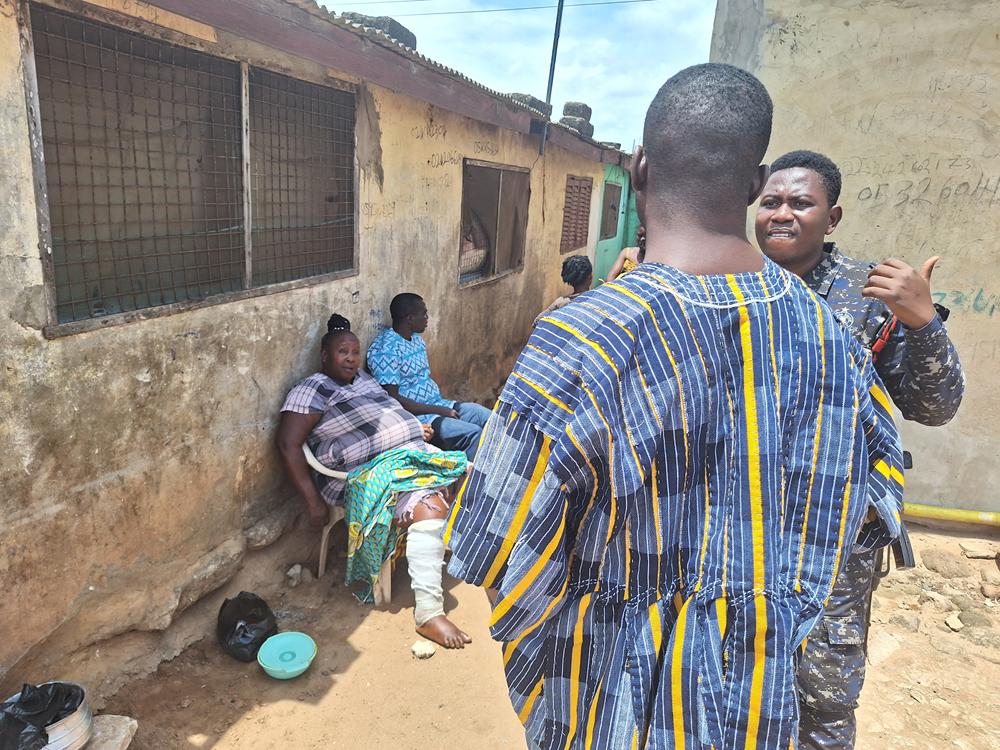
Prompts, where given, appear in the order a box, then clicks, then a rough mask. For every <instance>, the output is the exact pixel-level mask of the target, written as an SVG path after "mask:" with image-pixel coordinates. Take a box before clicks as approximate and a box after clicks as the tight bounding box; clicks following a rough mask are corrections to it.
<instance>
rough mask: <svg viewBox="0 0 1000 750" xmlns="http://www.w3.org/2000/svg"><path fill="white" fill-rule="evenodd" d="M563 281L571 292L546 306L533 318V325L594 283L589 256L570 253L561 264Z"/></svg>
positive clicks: (592, 268)
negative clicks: (571, 289)
mask: <svg viewBox="0 0 1000 750" xmlns="http://www.w3.org/2000/svg"><path fill="white" fill-rule="evenodd" d="M562 280H563V283H565V284H569V285H570V286H571V287H572V288H573V293H572V294H568V295H566V296H563V297H559V298H558V299H557V300H556V301H555V302H553V303H552V304H551V305H549V306H548V307H546V308H545V309H544V310H543V311H542V312H540V313H539V314H538V317H536V318H535V322H534V323H533V325H536V326H537V325H538V321H539V320H541V319H542V318H544V317H545V316H546V315H548V314H549V313H551V312H555V311H556V310H559V309H561V308H563V307H566V305H568V304H569V303H570V302H572V301H573V300H575V299H576V298H577V297H579V296H580V295H581V294H583V293H584V292H586V291H589V289H590V287H591V286H592V285H593V283H594V267H593V266H592V265H591V264H590V258H588V257H587V256H586V255H571V256H569V257H568V258H567V259H566V260H564V261H563V264H562Z"/></svg>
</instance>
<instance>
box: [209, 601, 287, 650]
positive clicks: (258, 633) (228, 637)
mask: <svg viewBox="0 0 1000 750" xmlns="http://www.w3.org/2000/svg"><path fill="white" fill-rule="evenodd" d="M277 632H278V621H277V619H275V617H274V612H272V611H271V608H270V607H268V606H267V602H265V601H264V600H263V599H261V598H260V597H259V596H257V595H256V594H251V593H250V592H248V591H241V592H240V593H239V596H237V597H235V598H233V599H226V601H224V602H223V603H222V608H221V609H219V622H218V624H217V625H216V626H215V635H216V637H217V638H218V639H219V645H220V646H222V650H223V651H225V652H226V653H227V654H229V655H230V656H231V657H233V658H234V659H239V660H240V661H253V660H254V659H256V658H257V652H258V651H259V650H260V647H261V646H262V645H264V641H266V640H267V639H268V638H270V637H271V636H272V635H274V634H275V633H277Z"/></svg>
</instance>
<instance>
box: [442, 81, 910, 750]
mask: <svg viewBox="0 0 1000 750" xmlns="http://www.w3.org/2000/svg"><path fill="white" fill-rule="evenodd" d="M771 111H772V107H771V101H770V98H769V97H768V95H767V92H766V91H765V89H764V87H763V86H762V85H761V84H760V82H759V81H757V79H756V78H754V77H753V76H752V75H750V74H749V73H747V72H745V71H743V70H740V69H738V68H734V67H732V66H728V65H721V64H707V65H699V66H695V67H693V68H688V69H687V70H684V71H682V72H680V73H678V74H677V75H676V76H674V77H673V78H671V79H670V80H669V81H667V82H666V84H664V86H663V87H662V88H661V89H660V91H659V93H658V94H657V95H656V98H655V99H654V100H653V103H652V105H651V106H650V108H649V112H648V113H647V116H646V124H645V133H644V146H645V148H642V147H640V148H638V149H636V153H635V157H634V159H633V162H632V184H633V186H634V188H635V191H636V202H637V206H638V208H639V212H640V220H641V221H642V222H643V224H644V225H645V227H646V232H647V234H646V243H647V244H646V255H645V262H644V263H643V264H642V265H640V266H639V267H638V268H637V269H636V270H634V271H632V272H631V273H629V274H626V275H625V276H623V277H622V278H621V279H619V280H618V281H616V282H615V283H612V284H605V285H604V286H602V287H600V288H599V289H596V290H594V291H591V292H587V293H585V294H583V295H581V296H580V297H578V298H577V300H576V302H575V303H574V304H572V305H569V306H567V307H565V308H563V309H562V310H559V311H557V312H555V313H553V314H552V315H550V316H548V317H546V318H544V319H543V320H542V321H540V322H539V324H538V327H537V328H536V329H535V332H534V334H533V335H532V337H531V339H530V341H529V343H528V346H527V348H526V349H525V351H524V353H523V354H522V355H521V357H520V359H519V360H518V362H517V365H516V366H515V368H514V372H513V373H512V374H511V376H510V378H509V379H508V381H507V384H506V387H505V389H504V391H503V394H502V395H501V397H500V400H499V402H498V404H497V407H496V410H495V411H494V414H493V416H492V418H491V419H490V422H489V424H488V426H487V428H486V430H485V431H484V436H483V442H482V445H481V449H480V452H479V456H480V460H479V461H477V462H476V466H475V469H474V470H473V473H472V474H471V476H470V478H469V481H468V484H467V485H466V487H465V490H464V491H463V494H462V495H461V496H460V498H459V500H458V501H457V502H456V505H455V506H454V508H453V511H452V514H451V516H450V518H449V521H448V524H447V525H446V527H445V532H444V538H445V541H446V542H447V543H448V544H450V545H451V547H452V549H453V551H454V554H453V557H452V560H451V564H450V570H451V572H452V573H453V574H455V575H457V576H459V577H461V578H463V579H465V580H467V581H470V582H472V583H475V584H477V585H481V586H485V587H487V588H489V589H492V590H493V596H494V609H493V616H492V619H491V622H490V626H491V630H492V634H493V637H494V638H496V639H497V640H500V641H502V642H503V644H504V645H503V660H504V666H505V669H506V675H507V682H508V686H509V689H510V696H511V701H512V702H513V705H514V709H515V711H516V712H517V713H518V715H519V717H520V718H521V720H522V722H523V723H524V725H525V730H526V734H527V738H528V744H529V746H530V747H532V748H544V750H556V749H557V748H558V749H559V750H562V749H564V748H568V749H571V750H582V749H583V748H594V749H595V750H596V749H599V748H600V749H603V748H609V749H611V748H613V749H614V750H622V749H627V748H656V749H660V748H698V749H700V750H709V748H715V750H745V749H749V748H756V749H758V750H764V749H768V750H770V749H771V748H774V749H779V748H780V750H788V748H790V747H792V746H794V738H795V736H796V722H797V715H798V708H797V706H798V700H797V695H796V690H795V667H796V663H797V660H798V658H799V654H800V653H801V651H800V649H801V646H802V642H803V640H804V639H805V637H806V635H807V634H808V633H809V631H810V629H811V628H812V627H813V626H814V625H815V623H816V622H817V621H818V620H819V618H820V616H821V615H822V612H823V603H824V601H825V599H826V598H827V596H828V595H829V593H830V590H831V587H832V586H833V582H834V579H835V577H836V572H837V569H838V567H839V566H840V564H841V561H842V560H843V559H844V557H845V556H846V555H847V554H848V553H849V552H850V551H851V548H852V547H853V546H855V545H858V546H861V547H872V546H879V545H883V544H885V543H887V542H888V541H889V540H890V539H891V538H892V537H893V535H894V534H895V533H896V532H897V530H898V528H899V510H900V507H901V504H900V503H901V491H902V486H901V485H902V474H901V452H900V449H899V442H898V436H897V434H896V430H895V427H894V425H893V423H892V419H891V416H890V414H889V413H888V411H886V410H885V408H884V404H887V403H888V402H887V401H886V399H885V397H884V395H883V394H882V393H881V392H880V385H879V383H878V379H877V376H876V375H875V373H874V369H873V367H872V366H871V364H870V363H869V361H868V359H867V357H866V355H865V353H864V350H863V349H862V348H861V347H860V346H859V345H858V344H857V342H855V341H853V340H852V339H850V338H848V337H846V336H844V335H843V334H842V333H841V330H840V326H838V325H837V322H836V320H835V319H834V317H833V314H832V313H831V311H830V309H829V308H828V307H827V306H826V305H825V304H823V303H822V302H821V301H820V300H818V299H817V297H816V296H815V295H814V294H813V293H812V292H811V291H809V289H808V288H807V287H806V286H805V285H804V284H803V283H802V282H801V280H799V279H798V278H797V277H795V276H793V275H791V274H789V273H788V272H786V271H784V270H782V269H781V268H779V267H778V266H777V265H775V264H774V263H772V262H771V261H769V260H767V259H764V258H762V257H761V256H760V255H759V254H758V253H757V252H756V251H755V250H754V249H753V248H752V247H751V246H750V244H749V243H748V242H747V241H746V234H745V216H746V208H747V206H748V205H749V204H750V203H752V202H753V201H754V200H755V199H756V198H757V196H758V195H759V194H760V192H761V190H762V188H763V186H764V183H765V182H766V179H767V174H768V170H767V167H766V166H760V160H761V158H762V157H763V155H764V152H765V150H766V148H767V142H768V139H769V137H770V128H771Z"/></svg>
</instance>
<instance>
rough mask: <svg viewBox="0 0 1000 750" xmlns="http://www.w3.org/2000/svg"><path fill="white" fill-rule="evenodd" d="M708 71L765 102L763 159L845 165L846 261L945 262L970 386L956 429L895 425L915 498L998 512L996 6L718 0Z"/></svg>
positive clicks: (938, 276) (937, 277)
mask: <svg viewBox="0 0 1000 750" xmlns="http://www.w3.org/2000/svg"><path fill="white" fill-rule="evenodd" d="M712 59H713V60H718V61H722V62H730V63H733V64H736V65H740V66H742V67H745V68H747V69H748V70H751V71H752V72H754V73H756V74H757V75H758V76H759V77H760V78H761V80H762V81H763V82H764V84H765V85H766V86H767V88H768V90H769V91H770V92H771V96H772V97H773V98H774V102H775V117H774V132H773V136H772V138H771V147H770V150H769V152H768V158H769V159H773V158H775V157H777V156H779V155H781V154H783V153H785V152H787V151H790V150H792V149H798V148H807V149H812V150H815V151H820V152H823V153H825V154H827V155H828V156H830V157H831V158H832V159H833V160H834V161H835V162H837V163H838V165H839V166H840V168H841V171H842V172H843V175H844V188H843V193H842V195H841V198H840V203H841V205H842V206H843V207H844V219H843V221H842V222H841V225H840V227H839V228H838V229H837V231H836V233H835V234H834V235H833V237H832V239H834V240H836V241H837V243H838V245H839V246H840V247H841V249H842V250H843V251H844V252H845V253H847V254H849V255H852V256H855V257H858V258H863V259H866V260H871V261H880V260H883V259H885V258H887V257H890V256H894V257H897V258H901V259H903V260H905V261H906V262H907V263H909V264H910V265H912V266H914V267H917V268H919V266H920V265H921V263H923V261H924V260H926V259H927V258H929V257H930V256H932V255H935V254H938V255H940V256H941V262H940V263H939V264H938V268H937V269H936V270H935V272H934V276H933V279H932V291H933V293H934V296H935V299H936V300H938V301H940V302H942V303H944V304H945V305H946V306H948V307H950V308H951V318H950V320H949V321H948V324H947V325H948V330H949V331H950V333H951V336H952V338H953V340H954V341H955V344H956V346H957V347H958V350H959V353H960V355H961V358H962V361H963V364H964V366H965V371H966V375H967V380H968V382H967V388H966V394H965V401H964V403H963V405H962V408H961V410H960V411H959V414H958V416H957V417H956V418H955V420H954V421H952V423H950V424H949V425H947V426H946V427H943V428H928V427H922V426H920V425H916V424H912V423H905V424H904V425H903V426H902V434H903V439H904V443H905V445H906V447H907V448H908V449H909V450H910V451H911V452H912V453H913V460H914V468H913V470H912V471H909V472H907V477H906V497H907V500H908V501H909V502H912V503H925V504H931V505H942V506H946V507H959V508H967V509H972V510H989V511H997V510H1000V501H998V500H997V497H996V494H995V492H994V488H995V487H996V486H997V484H998V482H1000V462H998V460H997V458H998V453H1000V402H998V400H997V397H996V393H997V389H998V386H1000V375H998V370H997V364H998V362H1000V267H998V264H997V257H998V254H997V249H996V248H997V237H998V234H1000V233H998V230H1000V140H998V137H1000V131H998V124H1000V116H998V110H997V97H998V93H1000V2H996V0H983V1H974V0H962V1H961V2H944V0H938V1H931V0H907V1H906V2H899V1H898V0H875V1H874V2H864V3H861V2H854V1H851V0H841V1H840V2H834V3H829V2H815V1H812V0H807V1H806V2H802V1H801V0H719V3H718V10H717V13H716V23H715V35H714V39H713V45H712Z"/></svg>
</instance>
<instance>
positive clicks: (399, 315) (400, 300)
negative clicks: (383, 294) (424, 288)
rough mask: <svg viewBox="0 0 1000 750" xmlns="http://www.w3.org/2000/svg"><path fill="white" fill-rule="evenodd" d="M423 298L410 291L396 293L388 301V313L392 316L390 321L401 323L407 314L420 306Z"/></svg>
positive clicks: (410, 313)
mask: <svg viewBox="0 0 1000 750" xmlns="http://www.w3.org/2000/svg"><path fill="white" fill-rule="evenodd" d="M423 301H424V298H423V297H421V296H420V295H419V294H413V293H412V292H403V293H402V294H397V295H396V296H395V297H393V298H392V302H390V303H389V315H391V316H392V323H393V325H395V324H396V323H401V322H402V321H403V319H404V318H405V317H406V316H407V315H413V313H415V312H416V311H417V309H418V308H419V307H420V303H421V302H423Z"/></svg>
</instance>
